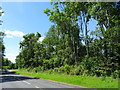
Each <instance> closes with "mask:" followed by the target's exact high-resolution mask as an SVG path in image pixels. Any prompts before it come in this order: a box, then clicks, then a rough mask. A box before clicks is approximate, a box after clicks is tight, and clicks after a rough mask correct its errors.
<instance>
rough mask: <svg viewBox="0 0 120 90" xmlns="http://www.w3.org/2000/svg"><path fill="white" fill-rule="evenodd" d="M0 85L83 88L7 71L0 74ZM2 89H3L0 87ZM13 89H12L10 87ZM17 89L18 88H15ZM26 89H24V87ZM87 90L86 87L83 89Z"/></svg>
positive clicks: (41, 88)
mask: <svg viewBox="0 0 120 90" xmlns="http://www.w3.org/2000/svg"><path fill="white" fill-rule="evenodd" d="M0 86H2V88H9V89H10V88H29V90H30V88H34V90H35V88H36V89H39V90H46V88H49V89H50V88H52V89H51V90H53V88H57V89H59V88H63V89H64V90H71V89H72V90H83V89H84V87H79V86H74V85H69V84H64V83H59V82H54V81H50V80H45V79H38V78H33V77H28V76H24V75H19V74H15V73H13V72H9V71H3V72H2V74H0ZM2 90H4V89H2ZM12 90H13V89H12ZM17 90H18V89H17ZM25 90H26V89H25ZM85 90H88V89H85Z"/></svg>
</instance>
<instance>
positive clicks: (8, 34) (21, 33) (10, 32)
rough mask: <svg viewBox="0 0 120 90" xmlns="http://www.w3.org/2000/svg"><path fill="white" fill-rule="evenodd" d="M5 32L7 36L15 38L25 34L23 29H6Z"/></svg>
mask: <svg viewBox="0 0 120 90" xmlns="http://www.w3.org/2000/svg"><path fill="white" fill-rule="evenodd" d="M5 34H6V37H7V38H13V37H14V36H15V37H22V36H23V35H25V34H24V33H23V32H21V31H12V30H5Z"/></svg>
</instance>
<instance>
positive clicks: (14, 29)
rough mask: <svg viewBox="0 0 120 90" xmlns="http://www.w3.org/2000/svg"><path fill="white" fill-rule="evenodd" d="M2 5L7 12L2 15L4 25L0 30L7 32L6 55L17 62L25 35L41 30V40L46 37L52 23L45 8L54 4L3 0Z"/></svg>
mask: <svg viewBox="0 0 120 90" xmlns="http://www.w3.org/2000/svg"><path fill="white" fill-rule="evenodd" d="M1 6H2V10H3V11H4V12H5V13H4V15H3V16H2V21H3V25H2V26H0V30H2V31H4V32H5V34H6V36H5V37H4V45H5V47H6V49H5V55H6V56H5V57H7V58H8V59H9V60H11V61H12V62H15V58H16V56H17V55H18V54H19V52H20V49H19V43H20V41H21V40H22V36H23V35H25V34H28V33H32V32H33V33H36V32H39V33H40V34H41V35H42V38H41V40H42V39H43V38H44V37H45V33H46V32H47V31H48V30H49V28H50V26H51V25H52V23H51V22H50V21H49V17H48V16H47V15H46V14H44V10H45V9H46V8H49V9H51V8H52V5H50V2H3V3H1Z"/></svg>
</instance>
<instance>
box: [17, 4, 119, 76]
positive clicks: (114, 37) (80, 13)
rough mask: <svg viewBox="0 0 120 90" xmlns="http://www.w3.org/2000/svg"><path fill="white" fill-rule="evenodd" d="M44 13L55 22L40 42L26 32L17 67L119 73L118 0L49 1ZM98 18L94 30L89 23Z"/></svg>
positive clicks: (37, 35) (102, 74)
mask: <svg viewBox="0 0 120 90" xmlns="http://www.w3.org/2000/svg"><path fill="white" fill-rule="evenodd" d="M51 4H52V5H53V9H48V8H47V9H46V10H44V13H45V14H46V15H48V16H49V20H50V21H51V22H53V23H54V25H52V26H51V27H50V29H49V31H48V32H47V34H46V37H45V38H44V40H43V41H42V42H40V41H39V38H40V37H41V34H40V33H38V32H37V33H36V34H35V33H29V34H26V35H24V36H23V38H24V40H23V41H22V42H20V49H21V52H20V53H19V55H18V56H17V57H16V64H17V66H18V68H20V69H22V68H26V69H27V70H28V71H29V70H34V71H35V72H38V71H45V70H49V71H50V72H58V73H67V74H71V75H88V76H113V77H114V78H118V77H119V74H120V71H119V70H120V63H118V62H119V60H120V15H119V13H118V12H119V11H120V2H104V3H103V2H52V3H51ZM92 21H97V25H96V29H95V30H90V28H89V24H90V23H91V22H92Z"/></svg>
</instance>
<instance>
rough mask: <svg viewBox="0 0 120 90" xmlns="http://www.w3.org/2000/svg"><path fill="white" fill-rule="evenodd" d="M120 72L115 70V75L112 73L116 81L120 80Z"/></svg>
mask: <svg viewBox="0 0 120 90" xmlns="http://www.w3.org/2000/svg"><path fill="white" fill-rule="evenodd" d="M119 75H120V70H115V71H114V72H113V73H112V78H114V79H116V78H120V76H119Z"/></svg>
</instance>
